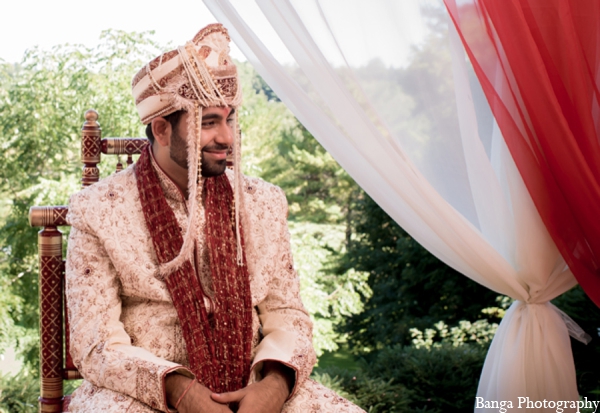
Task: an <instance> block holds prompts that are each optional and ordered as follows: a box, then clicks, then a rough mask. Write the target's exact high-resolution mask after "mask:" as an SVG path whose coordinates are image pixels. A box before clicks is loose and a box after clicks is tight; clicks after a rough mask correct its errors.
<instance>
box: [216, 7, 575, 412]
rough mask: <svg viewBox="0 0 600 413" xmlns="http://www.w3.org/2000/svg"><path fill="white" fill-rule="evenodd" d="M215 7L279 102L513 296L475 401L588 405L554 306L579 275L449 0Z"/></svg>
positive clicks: (449, 250) (388, 199)
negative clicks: (529, 180) (528, 179)
mask: <svg viewBox="0 0 600 413" xmlns="http://www.w3.org/2000/svg"><path fill="white" fill-rule="evenodd" d="M204 2H205V3H206V5H207V6H208V8H209V9H210V10H211V12H212V13H213V14H214V15H215V17H216V18H217V19H218V20H219V21H220V22H222V23H223V24H225V26H226V27H227V28H228V29H229V32H230V35H231V37H232V40H233V41H234V42H235V43H236V45H237V46H238V47H239V48H240V49H241V50H242V52H243V53H244V54H245V56H246V57H247V58H248V60H249V61H250V62H251V63H252V65H253V66H254V67H255V68H256V70H257V71H258V72H259V74H260V75H261V76H262V77H263V78H264V79H265V81H266V82H267V83H268V84H269V86H271V88H272V89H273V90H274V91H275V92H276V93H277V95H278V96H279V98H281V100H282V101H283V102H284V103H285V104H286V105H287V106H288V107H289V108H290V109H291V110H292V112H293V113H294V114H295V115H296V117H297V118H298V119H299V120H300V121H301V122H302V123H303V125H304V126H305V127H306V128H307V129H308V130H309V131H310V132H311V133H312V134H313V135H314V136H315V137H316V138H317V139H318V140H319V142H320V143H321V144H322V145H323V146H324V147H325V149H326V150H327V151H329V152H330V153H331V154H332V156H333V157H334V158H335V159H336V160H337V161H338V162H339V163H340V165H341V166H342V167H343V168H344V169H345V170H346V171H348V173H349V174H350V175H351V176H352V177H353V178H354V179H355V180H356V182H357V183H358V184H359V185H360V186H361V187H362V188H363V189H364V190H365V191H366V192H367V193H368V194H369V195H370V196H371V197H372V198H373V199H374V200H375V201H376V202H377V203H378V204H379V205H380V206H381V207H382V208H383V209H384V210H385V211H386V212H387V213H388V214H389V215H390V216H391V217H392V218H393V219H394V220H395V221H396V222H397V223H398V224H399V225H400V226H402V228H404V229H405V230H406V231H407V232H408V233H409V234H410V235H411V236H413V237H414V238H415V239H416V240H417V241H418V242H419V243H421V244H422V245H423V246H424V247H425V248H427V249H428V250H429V251H430V252H432V253H433V254H434V255H436V256H437V257H438V258H440V259H441V260H442V261H444V262H445V263H447V264H448V265H450V266H452V267H453V268H455V269H456V270H458V271H460V272H461V273H463V274H464V275H466V276H468V277H470V278H471V279H473V280H475V281H476V282H479V283H481V284H483V285H484V286H486V287H488V288H490V289H492V290H494V291H496V292H498V293H501V294H505V295H508V296H510V297H512V298H514V299H515V300H516V301H515V302H514V303H513V305H512V306H511V307H510V309H509V311H508V312H507V314H506V316H505V317H504V319H503V321H502V323H501V325H500V327H499V329H498V332H497V334H496V336H495V338H494V340H493V342H492V345H491V347H490V350H489V353H488V356H487V359H486V363H485V366H484V369H483V372H482V375H481V379H480V385H479V390H478V396H479V397H483V398H484V399H485V400H496V401H502V400H505V401H508V400H511V401H513V404H515V407H516V404H518V397H529V398H530V399H531V400H543V399H544V398H546V399H548V400H578V393H577V388H576V383H575V369H574V365H573V357H572V353H571V346H570V340H569V331H568V330H567V326H566V324H565V322H564V317H566V316H565V315H564V314H563V313H562V312H560V310H558V309H557V308H556V307H554V306H553V305H552V304H550V303H549V300H551V299H553V298H554V297H556V296H557V295H559V294H561V293H563V292H565V291H566V290H568V289H569V288H571V287H573V286H574V285H575V283H576V282H575V280H574V278H573V276H572V274H571V273H570V271H569V270H568V268H567V267H566V265H565V263H564V261H563V259H562V257H561V256H560V254H559V253H558V251H557V249H556V247H555V245H554V243H553V242H552V240H551V239H550V237H549V235H548V233H547V232H546V229H545V227H544V225H543V224H542V221H541V219H540V217H539V215H538V213H537V211H536V209H535V207H534V205H533V203H532V201H531V198H530V197H529V194H528V192H527V190H526V188H525V186H524V184H523V181H522V179H521V177H520V175H519V173H518V171H517V169H516V167H515V165H514V163H513V160H512V158H511V156H510V153H509V152H508V150H507V148H506V145H505V143H504V141H503V138H502V136H501V134H500V132H499V130H498V128H497V127H496V125H495V124H494V120H493V117H492V115H491V112H490V110H489V107H488V106H487V103H486V101H485V98H484V97H483V94H482V92H481V90H480V88H479V86H478V84H477V80H476V78H475V77H474V75H473V74H472V73H471V71H470V67H469V64H468V62H467V61H466V58H465V55H464V52H463V48H462V45H461V43H460V40H459V38H458V35H457V34H456V33H455V32H454V28H453V27H452V25H451V23H450V21H449V19H448V18H447V12H446V10H445V8H444V5H443V3H442V0H431V1H429V0H427V1H425V0H421V1H402V2H390V1H388V0H371V1H369V2H364V1H360V0H327V1H325V0H204ZM477 410H479V411H484V410H485V409H477ZM550 410H552V409H550ZM550 410H548V411H550ZM490 411H492V410H490ZM494 411H497V409H495V410H494ZM552 411H553V410H552Z"/></svg>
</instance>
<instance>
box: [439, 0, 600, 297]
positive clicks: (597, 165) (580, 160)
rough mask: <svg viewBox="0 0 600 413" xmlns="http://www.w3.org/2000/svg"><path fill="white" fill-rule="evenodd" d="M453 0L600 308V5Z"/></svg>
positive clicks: (540, 199)
mask: <svg viewBox="0 0 600 413" xmlns="http://www.w3.org/2000/svg"><path fill="white" fill-rule="evenodd" d="M445 2H446V4H447V6H448V10H449V12H450V15H451V16H452V19H453V21H454V23H455V24H456V26H457V28H458V30H459V31H460V34H461V37H462V40H463V43H464V45H465V48H466V50H467V52H468V53H469V56H470V58H471V61H472V62H473V66H474V67H475V70H476V72H477V76H478V78H479V80H480V82H481V84H482V85H483V89H484V91H485V94H486V96H487V98H488V101H490V102H493V103H492V110H493V112H494V115H495V116H496V119H498V123H499V125H500V129H501V130H502V132H503V133H504V136H505V139H506V142H507V144H508V147H509V148H510V151H511V154H512V156H513V157H514V159H515V162H516V164H517V167H518V168H519V171H520V173H521V175H522V176H523V178H524V180H525V183H526V185H527V189H528V190H529V193H530V194H531V195H532V197H533V200H534V202H535V204H536V206H537V209H538V211H539V212H540V214H541V216H542V219H543V221H544V223H545V225H546V226H547V228H548V230H549V232H550V234H551V235H552V238H553V239H554V241H555V243H556V244H557V246H558V247H559V249H560V251H561V253H562V255H563V256H564V257H565V258H566V260H567V262H568V264H569V267H570V268H571V269H572V270H573V272H574V274H575V276H576V278H577V280H578V281H579V283H580V284H581V286H582V287H583V289H584V291H585V292H586V293H587V294H588V296H589V297H590V298H591V299H592V300H593V301H594V302H595V303H596V305H598V306H600V221H598V218H597V217H598V216H599V215H600V140H599V138H600V135H599V124H598V123H599V121H598V119H600V116H599V115H600V113H599V102H598V99H599V97H600V90H599V88H598V85H599V80H600V79H599V78H600V3H598V2H595V1H579V0H507V1H503V2H497V1H489V0H466V1H462V0H461V1H456V0H445Z"/></svg>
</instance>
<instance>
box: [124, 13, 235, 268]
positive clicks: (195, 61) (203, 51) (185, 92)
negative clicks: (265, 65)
mask: <svg viewBox="0 0 600 413" xmlns="http://www.w3.org/2000/svg"><path fill="white" fill-rule="evenodd" d="M230 41H231V39H230V38H229V34H228V33H227V29H225V28H224V27H223V26H222V25H221V24H211V25H208V26H206V27H205V28H203V29H201V30H200V31H199V32H198V34H196V36H194V39H193V40H192V41H189V42H187V43H186V44H185V46H180V47H178V48H177V49H175V50H171V51H170V52H167V53H164V54H162V55H160V56H158V57H157V58H155V59H153V60H152V61H151V62H149V63H148V64H147V65H146V66H144V67H143V68H142V69H141V70H140V71H139V72H138V73H137V74H136V75H135V76H134V78H133V81H132V92H133V98H134V99H135V105H136V107H137V110H138V113H139V115H140V119H141V120H142V123H143V124H144V125H146V124H148V123H150V122H151V121H152V119H154V118H156V117H158V116H167V115H169V114H171V113H173V112H176V111H178V110H185V111H186V112H188V113H190V114H191V115H192V116H189V117H188V131H194V132H192V133H189V134H188V136H187V150H188V157H187V160H188V194H189V197H188V199H190V205H189V211H190V214H189V216H188V222H187V225H186V227H187V228H186V231H185V234H186V235H185V237H184V240H183V246H182V248H181V251H180V253H179V255H178V256H177V257H176V258H175V259H174V260H173V261H171V262H169V263H166V264H162V265H161V268H160V272H161V274H162V275H167V274H170V273H172V272H173V271H174V270H175V269H176V268H178V267H180V266H181V265H183V263H184V262H185V261H186V260H188V259H192V260H193V246H194V234H195V233H196V231H192V230H190V228H191V227H192V226H193V227H198V225H199V220H200V219H202V217H201V216H198V214H197V213H196V203H197V202H198V201H197V197H196V195H197V194H198V193H200V192H199V190H198V187H199V186H200V185H201V184H202V182H203V178H202V176H201V165H200V164H201V162H200V160H201V156H202V155H201V153H202V148H201V146H200V142H201V140H200V134H201V126H200V125H201V119H202V108H206V107H210V106H230V107H233V108H237V107H238V106H239V105H240V103H241V101H242V90H241V89H242V88H241V86H240V85H239V80H238V73H237V68H236V67H235V65H234V64H233V61H232V60H231V57H230V56H229V42H230ZM234 117H235V122H234V126H233V129H234V130H233V131H232V133H233V136H234V147H233V148H232V149H233V164H234V177H235V178H234V179H235V182H242V175H241V167H240V164H241V162H240V152H241V144H240V135H239V125H238V121H237V111H236V112H235V114H234ZM233 191H234V199H235V226H236V238H237V261H238V264H239V265H242V262H243V258H242V246H241V236H240V205H241V204H242V202H243V200H242V191H241V189H240V185H238V184H236V185H234V188H233Z"/></svg>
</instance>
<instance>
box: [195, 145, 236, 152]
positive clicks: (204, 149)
mask: <svg viewBox="0 0 600 413" xmlns="http://www.w3.org/2000/svg"><path fill="white" fill-rule="evenodd" d="M230 149H231V146H230V145H220V144H212V145H206V146H203V147H202V152H212V151H229V150H230Z"/></svg>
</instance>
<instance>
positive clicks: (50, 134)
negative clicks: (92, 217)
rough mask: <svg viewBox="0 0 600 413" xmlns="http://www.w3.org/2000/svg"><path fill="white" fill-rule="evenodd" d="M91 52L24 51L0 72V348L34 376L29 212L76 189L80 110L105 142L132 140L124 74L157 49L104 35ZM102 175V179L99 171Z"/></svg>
mask: <svg viewBox="0 0 600 413" xmlns="http://www.w3.org/2000/svg"><path fill="white" fill-rule="evenodd" d="M100 40H101V43H100V45H99V46H97V47H95V48H91V49H89V48H85V47H83V46H80V45H63V46H57V47H55V48H53V49H52V50H51V51H43V50H39V49H33V50H31V51H28V52H27V53H26V55H25V56H24V58H23V60H22V62H21V63H19V64H2V65H0V147H1V148H2V151H3V153H4V160H3V162H2V163H1V164H0V200H1V203H0V211H1V212H2V215H1V216H0V245H2V249H1V250H0V286H2V287H3V288H2V290H1V291H0V302H2V303H3V304H6V307H4V306H3V307H2V310H1V311H3V312H4V313H6V315H8V316H9V317H6V318H3V321H2V322H1V323H0V328H1V330H0V340H2V341H1V342H0V348H1V347H2V346H6V345H7V344H9V341H12V342H11V343H10V344H11V345H13V346H14V345H16V346H17V347H18V348H19V349H20V351H21V352H22V353H23V354H24V355H25V360H26V362H27V363H28V365H29V366H30V368H31V371H32V372H36V371H37V367H36V364H37V324H38V315H37V314H38V311H37V309H38V302H37V287H38V285H37V255H36V231H37V230H36V229H34V228H30V227H29V224H28V221H27V215H28V210H29V207H30V206H32V205H60V204H65V203H66V202H67V201H68V197H69V195H70V194H72V193H74V192H76V191H77V189H78V187H79V182H78V181H79V176H80V174H79V170H80V167H81V164H80V162H79V128H78V125H81V124H82V123H83V118H82V115H83V113H84V111H85V110H86V109H88V108H92V107H93V108H96V109H97V110H98V111H99V112H100V113H101V116H102V117H101V119H100V120H101V122H102V124H103V125H104V130H103V133H104V134H105V136H139V135H140V133H141V127H140V126H141V125H140V124H139V120H138V116H137V114H136V113H135V107H134V105H133V101H132V98H131V93H130V92H129V89H130V86H129V85H130V81H131V77H132V74H133V73H135V71H136V70H137V69H138V68H139V67H141V65H142V64H143V63H145V62H146V61H147V60H148V59H150V58H151V57H152V56H155V55H156V54H157V53H158V50H159V49H158V46H157V45H156V44H155V43H154V42H153V41H152V40H151V38H150V36H148V34H144V33H125V32H121V31H106V32H104V33H103V34H102V35H101V38H100ZM105 173H108V171H106V172H105Z"/></svg>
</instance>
